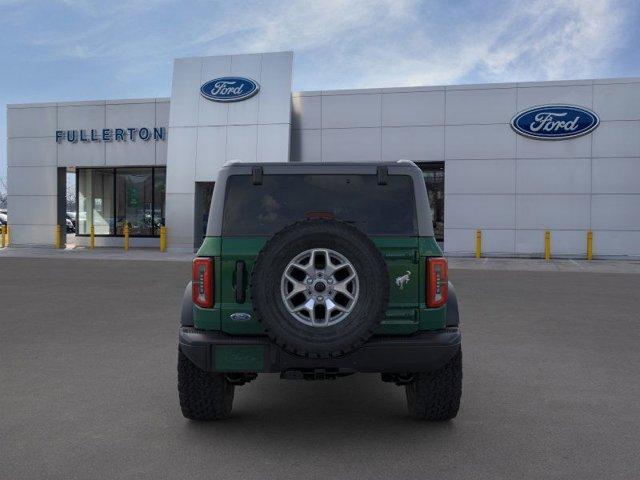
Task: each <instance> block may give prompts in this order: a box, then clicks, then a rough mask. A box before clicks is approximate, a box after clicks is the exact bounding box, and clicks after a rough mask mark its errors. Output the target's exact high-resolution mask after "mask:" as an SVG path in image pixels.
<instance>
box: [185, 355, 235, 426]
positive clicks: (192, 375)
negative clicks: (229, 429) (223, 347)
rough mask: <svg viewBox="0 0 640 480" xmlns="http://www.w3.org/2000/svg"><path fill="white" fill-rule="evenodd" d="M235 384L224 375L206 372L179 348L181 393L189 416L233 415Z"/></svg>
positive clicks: (205, 417) (216, 416)
mask: <svg viewBox="0 0 640 480" xmlns="http://www.w3.org/2000/svg"><path fill="white" fill-rule="evenodd" d="M233 393H234V385H233V384H232V383H230V382H229V381H228V380H227V378H226V377H225V375H223V374H220V373H214V372H205V371H204V370H200V369H199V368H198V367H197V366H195V365H194V364H193V363H192V362H191V360H189V359H188V358H187V356H186V355H185V354H184V353H182V351H181V350H180V349H178V396H179V397H180V408H181V409H182V415H184V416H185V417H186V418H188V419H190V420H221V419H223V418H227V417H229V415H231V408H232V406H233Z"/></svg>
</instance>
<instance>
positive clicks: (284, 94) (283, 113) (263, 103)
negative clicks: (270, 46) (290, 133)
mask: <svg viewBox="0 0 640 480" xmlns="http://www.w3.org/2000/svg"><path fill="white" fill-rule="evenodd" d="M292 65H293V53H292V52H279V53H273V54H270V55H263V56H262V72H261V75H260V84H261V91H262V93H261V94H259V95H258V102H259V104H260V105H259V108H258V123H259V124H271V123H280V124H289V123H290V122H291V100H290V99H291V89H290V88H289V89H286V88H280V86H281V85H291V76H292ZM280 148H281V147H280Z"/></svg>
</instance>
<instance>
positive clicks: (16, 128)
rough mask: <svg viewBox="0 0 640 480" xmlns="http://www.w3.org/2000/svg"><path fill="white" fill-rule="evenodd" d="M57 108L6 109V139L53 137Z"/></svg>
mask: <svg viewBox="0 0 640 480" xmlns="http://www.w3.org/2000/svg"><path fill="white" fill-rule="evenodd" d="M57 111H58V109H57V107H40V108H7V137H9V138H13V137H55V135H56V130H57V124H58V120H57Z"/></svg>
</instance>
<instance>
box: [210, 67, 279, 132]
mask: <svg viewBox="0 0 640 480" xmlns="http://www.w3.org/2000/svg"><path fill="white" fill-rule="evenodd" d="M261 70H262V55H233V56H232V57H231V75H233V76H240V77H249V78H251V79H252V80H255V81H257V82H258V83H260V82H261V78H260V71H261ZM206 80H208V79H202V83H204V82H205V81H206ZM262 90H264V88H262ZM260 95H261V94H260V93H258V95H254V96H253V97H251V98H249V99H247V100H243V101H242V102H231V103H229V120H228V124H229V125H255V124H257V123H258V105H259V97H260ZM200 102H201V103H203V102H208V103H215V102H210V101H209V100H207V99H205V98H204V97H202V98H201V99H200ZM287 103H288V102H287Z"/></svg>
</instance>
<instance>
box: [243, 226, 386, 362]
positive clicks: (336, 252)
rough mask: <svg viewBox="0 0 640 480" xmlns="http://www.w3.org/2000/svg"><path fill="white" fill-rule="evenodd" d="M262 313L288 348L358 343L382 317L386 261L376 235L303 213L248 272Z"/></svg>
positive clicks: (320, 354)
mask: <svg viewBox="0 0 640 480" xmlns="http://www.w3.org/2000/svg"><path fill="white" fill-rule="evenodd" d="M251 295H252V301H253V309H254V313H255V315H256V318H257V320H258V321H259V322H260V323H261V324H262V325H263V327H264V329H265V332H266V333H267V335H268V336H269V337H270V338H271V340H272V341H274V342H275V343H276V344H278V345H279V346H280V347H282V348H283V349H285V350H286V351H288V352H290V353H293V354H296V355H300V356H304V357H312V358H329V357H337V356H341V355H344V354H346V353H349V352H351V351H353V350H355V349H356V348H358V347H359V346H361V345H362V344H363V343H364V342H365V341H366V340H367V339H368V338H369V337H370V336H371V335H372V334H373V329H374V328H375V327H376V325H378V324H379V323H380V322H381V321H382V320H383V318H384V314H385V310H386V308H387V303H388V299H389V275H388V272H387V265H386V263H385V261H384V258H383V257H382V255H381V253H380V251H379V250H378V249H377V247H376V246H375V245H374V243H373V242H372V241H371V240H370V239H369V238H368V237H367V236H366V235H365V234H363V233H362V232H360V231H359V230H358V229H356V228H355V227H353V226H351V225H349V224H347V223H344V222H339V221H337V220H306V221H302V222H298V223H295V224H293V225H291V226H288V227H286V228H284V229H282V230H281V231H280V232H278V233H276V234H275V235H274V236H273V237H272V238H271V240H269V241H268V242H267V244H266V245H265V246H264V248H263V249H262V250H261V251H260V253H259V254H258V257H257V259H256V263H255V265H254V268H253V272H252V275H251Z"/></svg>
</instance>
